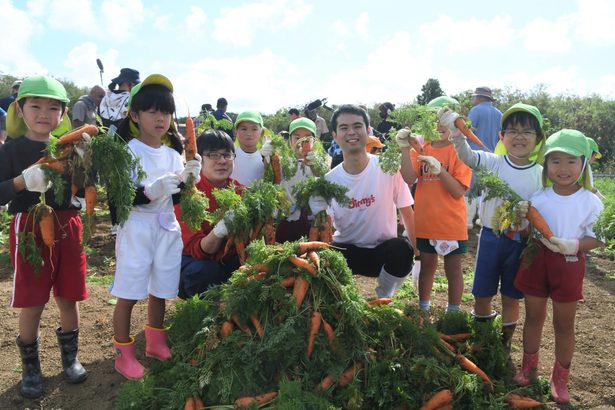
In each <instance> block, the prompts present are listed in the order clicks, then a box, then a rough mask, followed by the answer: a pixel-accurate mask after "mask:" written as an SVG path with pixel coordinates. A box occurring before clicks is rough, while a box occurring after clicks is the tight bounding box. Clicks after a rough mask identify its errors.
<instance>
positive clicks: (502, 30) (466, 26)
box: [419, 16, 513, 53]
mask: <svg viewBox="0 0 615 410" xmlns="http://www.w3.org/2000/svg"><path fill="white" fill-rule="evenodd" d="M419 33H420V35H421V38H422V42H424V43H425V44H426V45H427V46H429V47H433V46H434V45H440V44H442V45H445V46H446V45H447V49H448V51H449V52H455V53H467V52H468V51H476V50H481V49H485V48H501V47H505V46H506V45H507V44H508V43H509V42H510V40H511V39H512V36H513V29H512V27H511V18H510V16H504V17H501V16H494V17H493V18H492V19H491V20H479V19H476V18H475V17H472V18H470V19H468V20H464V21H455V20H453V19H452V18H451V17H449V16H440V17H438V19H437V20H435V21H433V22H431V23H427V24H423V25H421V26H420V27H419Z"/></svg>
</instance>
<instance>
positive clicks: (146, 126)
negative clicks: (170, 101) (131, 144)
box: [130, 108, 172, 141]
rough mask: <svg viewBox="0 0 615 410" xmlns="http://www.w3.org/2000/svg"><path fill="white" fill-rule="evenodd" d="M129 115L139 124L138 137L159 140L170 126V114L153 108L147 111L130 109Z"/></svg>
mask: <svg viewBox="0 0 615 410" xmlns="http://www.w3.org/2000/svg"><path fill="white" fill-rule="evenodd" d="M130 116H131V118H132V120H133V121H134V122H136V123H137V124H139V135H140V138H147V139H153V140H156V141H157V140H160V139H161V138H162V137H163V136H164V135H165V134H166V133H167V131H169V128H170V127H171V119H172V118H171V117H172V116H171V114H170V113H164V112H162V111H158V110H155V109H153V108H152V109H149V110H147V111H139V112H134V111H131V112H130Z"/></svg>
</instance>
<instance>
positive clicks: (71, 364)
mask: <svg viewBox="0 0 615 410" xmlns="http://www.w3.org/2000/svg"><path fill="white" fill-rule="evenodd" d="M61 330H62V328H61V327H59V328H58V329H56V335H57V336H58V343H59V344H60V352H61V353H62V367H63V368H64V377H65V378H66V381H67V382H68V383H71V384H76V383H81V382H82V381H84V380H85V379H86V378H87V377H88V374H87V372H86V371H85V369H84V368H83V366H82V365H81V363H79V360H78V359H77V351H78V350H79V329H76V330H73V331H71V332H66V333H62V331H61Z"/></svg>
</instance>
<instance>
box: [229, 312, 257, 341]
mask: <svg viewBox="0 0 615 410" xmlns="http://www.w3.org/2000/svg"><path fill="white" fill-rule="evenodd" d="M231 320H232V321H233V322H234V323H235V325H236V326H237V327H238V328H240V329H241V331H242V332H244V333H246V334H247V335H249V336H252V331H251V330H250V328H249V327H248V326H246V325H242V324H241V320H239V316H238V315H237V314H234V315H231Z"/></svg>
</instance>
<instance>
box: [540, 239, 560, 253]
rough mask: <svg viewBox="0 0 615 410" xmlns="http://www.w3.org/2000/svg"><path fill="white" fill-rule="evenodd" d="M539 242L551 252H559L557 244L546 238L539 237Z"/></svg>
mask: <svg viewBox="0 0 615 410" xmlns="http://www.w3.org/2000/svg"><path fill="white" fill-rule="evenodd" d="M540 242H542V244H543V245H544V246H546V247H547V249H549V250H550V251H551V252H559V248H558V247H557V245H555V244H554V243H551V242H549V241H548V240H547V239H545V238H540Z"/></svg>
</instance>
